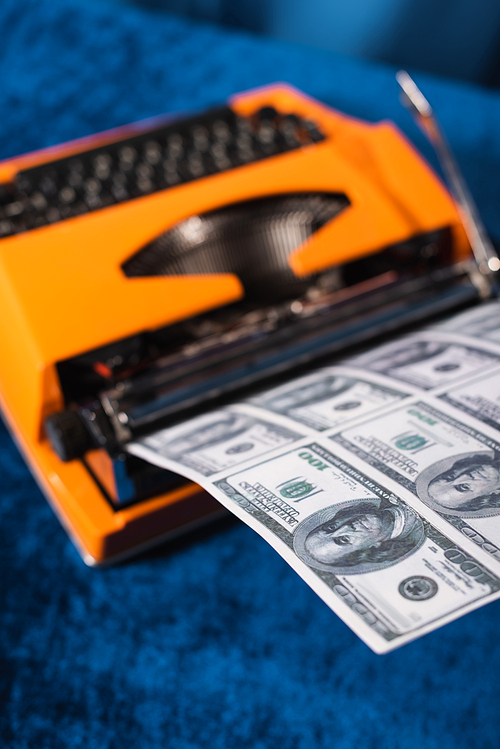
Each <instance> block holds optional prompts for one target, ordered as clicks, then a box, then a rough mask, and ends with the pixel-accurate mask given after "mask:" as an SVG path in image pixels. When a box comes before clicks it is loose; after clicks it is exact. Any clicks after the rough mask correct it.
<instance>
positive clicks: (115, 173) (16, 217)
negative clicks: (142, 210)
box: [0, 107, 325, 238]
mask: <svg viewBox="0 0 500 749" xmlns="http://www.w3.org/2000/svg"><path fill="white" fill-rule="evenodd" d="M324 137H325V136H324V135H323V134H322V133H321V131H320V130H319V128H318V127H317V125H316V124H315V123H314V122H311V121H309V120H304V119H302V118H300V117H298V116H297V115H295V114H285V115H283V114H278V112H277V111H276V110H275V109H274V108H272V107H264V108H262V109H260V110H259V111H258V112H256V113H254V114H253V115H252V116H250V117H241V116H238V115H237V114H236V113H235V112H233V111H232V110H231V109H229V108H228V107H225V108H222V109H218V110H214V111H212V112H209V113H207V114H205V115H203V116H201V117H197V118H194V119H191V120H185V121H182V122H176V123H173V124H171V125H167V126H164V127H162V128H160V129H156V130H152V131H149V132H145V133H141V134H140V135H136V136H133V137H129V138H127V139H126V140H121V141H118V142H115V143H111V144H109V145H107V146H103V147H100V148H95V149H92V150H89V151H85V152H83V153H79V154H77V155H76V156H75V155H73V156H70V157H67V158H63V159H58V160H56V161H52V162H50V163H47V164H43V165H40V166H36V167H33V168H31V169H27V170H25V171H21V172H19V173H18V175H17V176H16V180H15V182H14V184H11V185H0V238H3V237H8V236H10V235H13V234H18V233H20V232H24V231H29V230H31V229H36V228H38V227H40V226H45V225H47V224H52V223H55V222H57V221H62V220H64V219H68V218H71V217H73V216H78V215H81V214H84V213H89V212H91V211H96V210H99V209H101V208H105V207H107V206H110V205H114V204H116V203H122V202H124V201H126V200H131V199H134V198H138V197H141V196H143V195H148V194H150V193H153V192H157V191H159V190H164V189H167V188H169V187H174V186H176V185H179V184H182V183H185V182H190V181H192V180H195V179H199V178H201V177H205V176H209V175H211V174H216V173H219V172H224V171H227V170H228V169H234V168H236V167H239V166H243V165H245V164H249V163H252V162H255V161H260V160H261V159H265V158H268V157H270V156H275V155H278V154H281V153H286V152H288V151H293V150H294V149H297V148H301V147H302V146H306V145H310V144H312V143H316V142H318V141H321V140H324Z"/></svg>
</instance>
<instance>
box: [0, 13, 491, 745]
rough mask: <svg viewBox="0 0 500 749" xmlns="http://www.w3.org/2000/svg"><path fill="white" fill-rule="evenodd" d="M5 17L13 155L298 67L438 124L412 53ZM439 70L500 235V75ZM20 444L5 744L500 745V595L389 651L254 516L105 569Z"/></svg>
mask: <svg viewBox="0 0 500 749" xmlns="http://www.w3.org/2000/svg"><path fill="white" fill-rule="evenodd" d="M0 29H1V38H2V44H1V46H0V75H1V81H2V85H1V86H0V112H1V117H0V152H1V154H0V155H1V156H2V157H7V156H10V155H13V154H15V153H17V152H21V151H26V150H28V149H33V148H37V147H40V146H44V145H49V144H51V143H56V142H58V141H61V140H63V139H67V138H73V137H77V136H82V135H86V134H89V133H91V132H93V131H96V130H99V129H104V128H109V127H112V126H115V125H119V124H122V123H125V122H128V121H131V120H137V119H140V118H143V117H148V116H151V115H155V114H159V113H161V112H165V111H168V110H179V109H196V108H201V107H204V106H206V105H208V104H212V103H214V102H219V101H221V100H223V99H224V98H225V97H226V96H228V95H229V94H231V93H233V92H235V91H238V90H242V89H245V88H248V87H251V86H257V85H261V84H264V83H268V82H271V81H273V80H276V79H281V80H288V81H290V82H291V83H293V84H295V85H296V86H299V87H301V88H303V89H305V90H306V91H307V92H308V93H310V94H312V95H314V96H317V97H319V98H321V99H323V100H324V101H326V102H327V103H328V104H331V105H333V106H336V107H339V108H341V109H344V110H346V111H348V112H350V113H352V114H355V115H358V116H363V117H366V118H369V119H379V118H382V117H391V118H393V119H396V120H397V121H398V122H399V123H400V125H401V126H402V127H403V128H404V129H405V130H406V131H407V132H408V133H409V134H410V135H411V136H412V137H413V136H416V131H415V130H414V129H413V126H412V125H411V122H410V119H409V117H408V116H407V115H406V114H405V112H404V111H403V110H402V109H400V106H399V104H398V102H397V93H396V86H395V84H394V81H393V72H394V71H393V70H391V69H390V68H383V67H374V66H369V65H367V64H364V63H355V62H352V61H349V60H346V59H344V58H341V57H337V56H334V55H332V54H329V53H322V52H314V51H307V50H304V49H300V48H295V47H293V46H290V45H287V44H281V43H276V42H270V41H265V40H259V39H257V38H253V37H251V36H246V35H243V34H236V33H230V32H228V31H227V30H226V31H222V30H220V29H218V28H216V27H210V26H201V25H195V24H194V23H191V22H187V21H182V20H179V19H176V18H173V17H168V16H161V15H158V16H155V15H148V14H146V13H145V12H142V11H140V10H134V9H130V10H128V9H127V10H125V11H122V12H120V13H118V12H116V9H112V8H111V7H110V6H109V7H108V6H106V7H104V6H99V5H97V4H92V3H91V2H86V3H83V2H79V1H78V0H3V3H2V4H1V6H0ZM419 81H420V83H421V84H422V85H423V86H424V88H425V91H426V93H427V94H428V95H429V97H430V98H431V99H432V101H433V103H434V104H435V107H436V109H437V110H438V112H439V114H440V115H441V119H442V122H443V124H444V126H445V128H446V130H447V132H448V134H449V138H450V140H451V142H452V144H453V145H454V147H455V149H456V151H457V154H458V155H459V157H460V159H461V162H462V164H463V166H464V170H465V171H466V173H467V177H468V178H469V181H470V184H471V187H472V189H473V191H474V192H475V194H476V197H477V200H478V203H479V205H480V208H481V210H482V211H483V215H484V218H485V220H486V223H487V224H488V227H489V229H490V230H491V232H492V233H493V235H494V236H495V237H496V238H497V239H499V238H500V214H499V211H498V205H499V198H500V127H499V125H500V99H499V97H497V96H495V95H493V94H490V93H486V92H484V91H480V90H476V89H474V88H467V87H465V86H458V85H456V84H449V83H446V82H444V81H440V80H436V79H431V78H425V77H422V78H419ZM417 140H418V143H419V144H422V141H421V139H420V138H418V137H417ZM0 466H1V476H2V483H1V489H0V514H1V518H0V533H1V545H0V555H1V596H2V603H1V614H0V616H1V636H0V648H1V667H0V683H1V690H2V691H1V694H2V704H1V708H0V710H1V718H0V744H1V745H2V746H5V747H7V748H8V749H34V748H36V749H66V748H67V747H71V748H73V747H82V748H83V747H84V748H85V749H122V747H140V748H141V749H157V748H159V747H162V748H163V747H175V748H176V749H198V748H203V749H204V748H205V747H211V748H212V747H213V748H214V749H219V748H220V749H232V748H233V747H234V749H244V748H245V747H248V748H249V749H264V748H266V749H267V748H269V747H278V746H279V747H280V748H281V749H332V748H333V747H334V748H335V749H354V748H355V747H356V749H357V748H358V747H363V749H416V748H417V747H425V749H473V748H474V747H477V748H478V749H479V748H480V749H497V747H498V746H499V743H500V711H499V710H498V698H499V687H498V674H499V673H500V646H499V645H498V642H497V641H498V632H499V629H500V627H499V624H500V604H499V603H494V604H492V605H490V606H488V607H486V608H483V609H480V610H478V611H476V612H474V613H472V614H470V615H468V616H467V617H465V618H463V619H461V620H458V621H456V622H454V623H452V624H450V625H448V626H446V627H445V628H443V629H440V630H438V631H437V632H434V633H432V634H430V635H427V636H426V637H424V638H423V639H421V640H419V641H417V642H415V643H412V644H410V645H408V646H406V647H404V648H403V649H401V650H398V651H396V652H394V653H392V654H390V655H388V656H383V657H382V656H376V655H374V654H373V653H372V652H371V651H370V650H369V649H368V648H367V647H366V646H365V645H364V644H363V643H362V642H361V641H359V640H358V639H357V638H356V637H355V636H354V635H353V634H352V633H351V632H350V631H349V629H348V628H347V627H346V626H345V625H344V624H343V623H342V622H341V621H340V620H339V619H338V618H337V617H336V616H335V615H334V614H333V613H332V612H331V611H330V610H329V609H328V608H327V607H326V606H325V605H324V604H323V603H322V602H321V601H320V600H319V599H318V598H317V597H316V596H315V595H314V594H313V593H312V592H311V591H310V590H309V588H308V587H307V586H306V585H305V584H304V583H303V582H302V581H301V580H300V579H299V578H298V577H296V575H295V574H294V573H293V572H292V571H291V570H290V569H289V568H288V566H287V565H286V564H285V562H283V561H282V560H281V558H280V557H278V555H277V554H275V552H273V551H272V550H271V549H270V548H269V547H268V546H267V545H266V544H265V543H264V542H263V541H262V540H261V539H260V538H259V537H258V536H257V535H256V534H254V533H253V532H252V531H250V530H249V529H247V528H246V527H244V526H243V525H240V524H238V523H236V522H234V523H228V524H226V525H224V526H223V527H220V528H218V529H217V530H216V531H214V532H213V533H212V534H210V533H204V534H203V533H202V534H198V535H196V536H194V537H192V538H191V539H189V540H187V541H185V542H183V543H177V544H176V545H175V546H170V547H169V546H165V547H162V548H159V549H157V550H156V551H154V552H151V553H149V554H147V555H144V556H142V557H141V558H138V559H135V560H133V561H130V562H128V563H126V564H122V565H120V566H118V567H115V568H112V569H106V570H91V569H88V568H86V567H85V566H84V565H83V563H82V562H81V560H80V558H79V557H78V555H77V553H76V551H75V550H74V549H73V547H72V545H71V543H70V541H69V540H68V539H67V537H66V535H65V533H64V531H63V530H62V528H61V527H60V526H59V524H58V522H57V520H56V518H55V517H54V515H53V514H52V512H51V510H50V509H49V507H48V505H47V504H46V503H45V500H44V498H43V497H42V495H41V493H40V491H39V490H38V488H37V486H36V485H35V483H34V482H33V480H32V478H31V477H30V474H29V472H28V470H27V468H26V467H25V465H24V463H23V461H22V459H21V457H20V456H19V454H18V452H17V450H16V448H15V446H14V444H13V443H12V441H11V439H10V437H9V436H8V434H7V432H6V431H5V430H4V429H3V428H0Z"/></svg>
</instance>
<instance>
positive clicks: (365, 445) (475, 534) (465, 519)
mask: <svg viewBox="0 0 500 749" xmlns="http://www.w3.org/2000/svg"><path fill="white" fill-rule="evenodd" d="M330 439H331V440H332V441H333V442H335V443H337V444H338V445H341V446H342V447H344V448H345V449H347V450H348V451H349V452H351V453H353V454H354V455H356V456H357V457H358V458H361V459H362V460H363V461H364V462H365V463H366V464H368V465H369V466H371V467H372V468H375V469H376V470H377V471H379V472H380V473H382V474H384V475H385V476H387V477H388V478H390V479H392V480H393V481H395V482H396V483H398V484H399V485H400V486H402V487H404V488H405V489H406V490H408V491H409V492H411V494H413V495H414V496H415V497H418V499H419V500H420V502H422V503H423V504H425V505H426V506H427V507H429V508H430V509H431V510H433V511H434V512H436V513H438V514H439V515H440V516H441V517H442V518H444V519H446V521H447V523H449V524H451V525H453V526H454V527H455V528H458V529H459V530H460V531H461V533H462V534H463V535H465V536H466V537H467V538H469V539H471V540H473V541H474V542H475V543H476V544H477V545H479V546H480V547H481V548H482V549H483V550H484V551H486V552H487V553H488V554H490V555H491V556H492V557H493V558H494V559H495V560H496V561H499V562H500V443H499V442H497V441H496V440H495V439H493V438H492V437H490V436H488V435H486V434H484V433H483V432H481V430H479V429H477V428H476V427H475V426H473V425H472V424H471V423H464V422H461V421H459V420H457V419H456V418H454V417H453V416H452V415H450V412H444V411H443V410H441V409H439V408H436V407H434V406H433V405H431V404H430V403H425V402H422V401H416V402H414V403H411V404H409V405H408V406H406V407H404V408H400V409H396V410H395V411H392V412H391V413H387V414H384V415H383V416H381V417H380V418H375V419H371V420H369V421H365V422H363V423H361V424H358V425H357V426H355V427H353V428H351V429H347V430H345V431H343V432H341V433H339V434H336V435H332V436H331V437H330Z"/></svg>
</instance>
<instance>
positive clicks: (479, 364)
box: [346, 331, 500, 390]
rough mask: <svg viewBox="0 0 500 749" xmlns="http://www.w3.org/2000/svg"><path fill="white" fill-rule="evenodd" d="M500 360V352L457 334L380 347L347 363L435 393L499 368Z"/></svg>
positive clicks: (424, 334) (430, 333)
mask: <svg viewBox="0 0 500 749" xmlns="http://www.w3.org/2000/svg"><path fill="white" fill-rule="evenodd" d="M499 357H500V352H496V351H492V350H489V349H487V348H484V347H479V346H474V344H473V343H472V342H464V341H463V340H461V339H460V337H458V336H454V335H453V334H447V333H441V332H439V331H428V332H422V333H417V334H415V335H413V336H407V337H406V338H403V339H399V340H398V341H394V342H392V343H389V344H387V345H385V346H380V347H378V348H375V349H373V350H372V351H369V352H368V353H366V354H363V355H361V356H357V357H353V358H351V359H347V360H346V363H347V364H349V365H350V366H355V367H360V368H362V369H368V370H370V371H372V372H379V373H380V374H383V375H386V376H387V377H389V378H391V379H392V380H396V381H398V382H404V383H408V384H410V385H413V386H415V387H417V388H419V389H421V390H432V389H434V388H438V387H442V386H443V385H447V384H449V383H450V382H453V381H455V380H457V379H459V378H463V377H468V376H471V375H474V374H478V373H479V372H483V371H485V370H486V369H488V368H489V367H492V366H494V365H496V364H499V363H500V358H499Z"/></svg>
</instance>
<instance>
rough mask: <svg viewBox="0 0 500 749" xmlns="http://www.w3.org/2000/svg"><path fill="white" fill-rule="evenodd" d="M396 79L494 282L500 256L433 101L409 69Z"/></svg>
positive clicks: (477, 257) (485, 271) (483, 266)
mask: <svg viewBox="0 0 500 749" xmlns="http://www.w3.org/2000/svg"><path fill="white" fill-rule="evenodd" d="M396 79H397V82H398V83H399V85H400V87H401V90H402V94H401V101H402V103H403V104H404V106H405V107H406V108H407V109H408V110H409V112H410V113H411V115H412V116H413V118H414V120H415V121H416V123H417V125H418V126H419V127H420V129H421V130H422V132H423V133H424V135H425V136H426V137H427V139H428V140H429V141H430V143H431V145H432V146H433V147H434V150H435V152H436V154H437V157H438V159H439V162H440V164H441V168H442V169H443V172H444V175H445V177H446V180H447V182H448V187H449V188H450V191H451V193H452V195H453V197H454V199H455V202H456V204H457V210H458V212H459V215H460V218H461V220H462V223H463V226H464V229H465V233H466V234H467V239H468V240H469V243H470V246H471V248H472V252H473V254H474V258H475V260H476V263H477V266H478V269H479V271H480V272H481V273H482V275H483V276H485V277H486V278H487V279H488V281H490V282H493V274H494V273H495V272H496V271H498V270H500V260H499V258H498V255H497V253H496V252H495V248H494V247H493V245H492V243H491V240H490V238H489V237H488V234H487V232H486V229H485V227H484V224H483V222H482V220H481V217H480V215H479V211H478V209H477V206H476V204H475V203H474V200H473V198H472V195H471V194H470V192H469V188H468V187H467V183H466V182H465V179H464V177H463V175H462V172H461V171H460V167H459V166H458V164H457V162H456V160H455V157H454V155H453V153H452V150H451V148H450V146H449V144H448V141H447V140H446V137H445V135H444V133H443V130H442V129H441V126H440V124H439V121H438V120H437V118H436V117H435V115H434V112H433V110H432V107H431V105H430V104H429V102H428V101H427V99H426V98H425V96H424V95H423V93H422V92H421V91H420V89H419V88H418V86H417V85H416V83H415V81H414V80H413V78H411V76H410V75H408V73H407V72H406V71H405V70H400V71H399V72H398V73H396Z"/></svg>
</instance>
